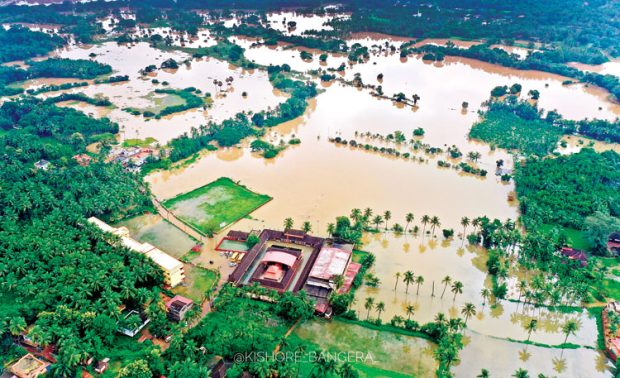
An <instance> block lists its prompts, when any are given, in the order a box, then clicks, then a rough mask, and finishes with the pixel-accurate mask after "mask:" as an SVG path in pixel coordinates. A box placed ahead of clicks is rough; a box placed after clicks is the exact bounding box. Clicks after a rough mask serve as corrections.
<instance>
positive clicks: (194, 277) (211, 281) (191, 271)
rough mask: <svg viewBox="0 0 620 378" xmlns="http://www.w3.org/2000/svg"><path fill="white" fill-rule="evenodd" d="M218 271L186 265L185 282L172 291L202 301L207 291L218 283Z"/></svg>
mask: <svg viewBox="0 0 620 378" xmlns="http://www.w3.org/2000/svg"><path fill="white" fill-rule="evenodd" d="M217 279H218V277H217V273H216V272H215V271H213V270H209V269H205V268H200V267H197V266H192V265H185V284H184V285H183V286H177V287H175V288H174V289H172V292H173V293H175V294H178V295H182V296H184V297H187V298H189V299H191V300H193V301H194V302H196V303H201V302H202V300H203V299H204V297H205V292H207V291H208V290H209V289H211V288H212V287H213V286H214V285H216V284H217Z"/></svg>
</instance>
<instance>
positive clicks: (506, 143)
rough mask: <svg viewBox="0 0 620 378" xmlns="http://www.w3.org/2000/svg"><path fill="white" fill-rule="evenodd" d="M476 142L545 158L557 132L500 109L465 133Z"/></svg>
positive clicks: (544, 123)
mask: <svg viewBox="0 0 620 378" xmlns="http://www.w3.org/2000/svg"><path fill="white" fill-rule="evenodd" d="M469 136H470V137H471V138H475V139H480V140H483V141H485V142H487V143H490V144H494V145H496V146H498V147H501V148H506V149H509V150H518V151H521V152H522V153H524V154H526V155H530V154H533V155H538V156H545V155H547V154H549V153H550V152H552V151H553V150H555V148H556V145H557V143H558V141H559V140H560V137H561V136H562V133H561V130H559V129H558V128H555V127H553V126H552V125H550V124H548V123H546V122H544V121H541V120H539V119H524V118H521V117H519V116H518V115H516V114H514V113H512V112H509V111H507V110H504V109H493V108H491V109H489V110H488V111H487V112H486V113H484V114H483V116H482V120H481V121H479V122H476V123H475V124H474V125H473V126H472V128H471V131H470V133H469Z"/></svg>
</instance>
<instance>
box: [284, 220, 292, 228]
mask: <svg viewBox="0 0 620 378" xmlns="http://www.w3.org/2000/svg"><path fill="white" fill-rule="evenodd" d="M291 228H293V218H286V219H285V220H284V229H285V230H290V229H291Z"/></svg>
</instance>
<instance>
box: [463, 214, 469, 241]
mask: <svg viewBox="0 0 620 378" xmlns="http://www.w3.org/2000/svg"><path fill="white" fill-rule="evenodd" d="M461 226H463V238H465V236H466V235H467V226H469V218H467V217H463V218H461Z"/></svg>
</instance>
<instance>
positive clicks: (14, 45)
mask: <svg viewBox="0 0 620 378" xmlns="http://www.w3.org/2000/svg"><path fill="white" fill-rule="evenodd" d="M65 43H66V42H65V40H64V39H62V38H61V37H59V36H57V35H54V36H51V35H49V34H46V33H43V32H33V31H30V30H28V29H27V28H24V27H19V26H13V27H11V28H10V29H9V30H4V28H0V46H2V48H1V49H0V63H4V62H10V61H12V60H23V59H28V58H32V57H35V56H40V55H45V54H47V53H49V52H50V51H52V50H54V49H56V48H58V47H60V46H63V45H64V44H65Z"/></svg>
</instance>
